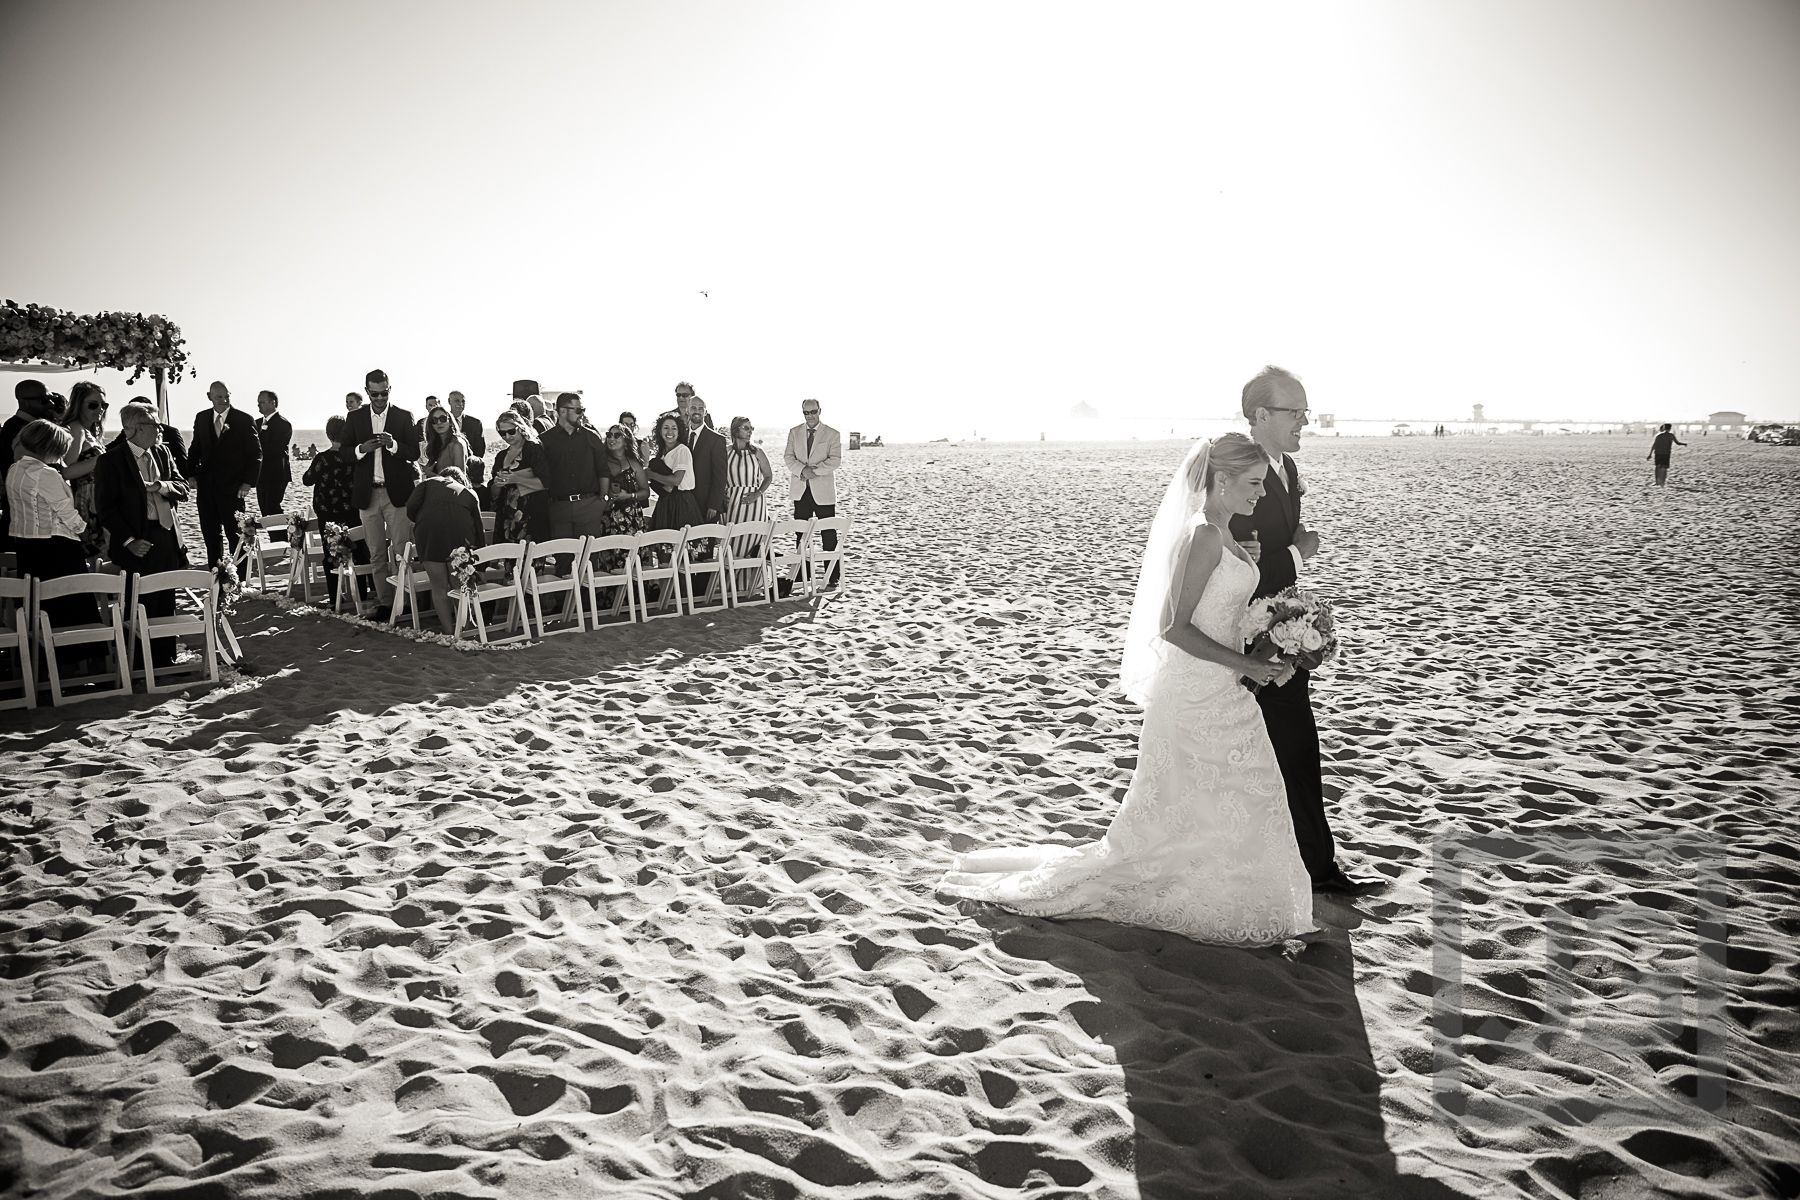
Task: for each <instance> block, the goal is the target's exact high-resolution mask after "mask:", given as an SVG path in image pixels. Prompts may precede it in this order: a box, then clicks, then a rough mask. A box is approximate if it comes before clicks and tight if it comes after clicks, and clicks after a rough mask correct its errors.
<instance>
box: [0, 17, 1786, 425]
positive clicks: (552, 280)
mask: <svg viewBox="0 0 1800 1200" xmlns="http://www.w3.org/2000/svg"><path fill="white" fill-rule="evenodd" d="M1796 129H1800V5H1796V4H1794V3H1792V2H1791V0H1766V2H1745V0H1706V2H1704V3H1696V2H1692V0H1675V2H1669V0H1472V2H1469V3H1449V4H1447V3H1443V2H1441V0H1422V2H1419V3H1374V2H1363V3H1317V4H1274V3H1271V4H1260V3H1259V4H1246V3H1243V0H1229V2H1227V3H1217V4H1206V3H1197V2H1195V0H1183V2H1181V3H1177V4H1171V5H1168V6H1158V5H1150V4H1128V5H1119V4H1102V3H1099V2H1097V0H1096V2H1092V3H1088V4H1084V5H1057V4H1048V3H1043V2H1042V0H1034V2H1031V3H1021V4H1009V3H990V2H980V3H973V4H970V3H929V2H921V0H907V2H906V3H873V2H870V3H849V4H846V3H777V2H767V3H764V2H741V0H730V2H726V0H720V2H645V3H629V4H622V3H621V4H594V3H578V4H577V3H571V4H566V5H553V4H529V3H507V4H503V5H502V4H491V3H483V4H459V3H445V2H441V0H438V2H433V3H430V4H425V3H415V4H400V3H367V2H363V0H357V2H354V3H319V2H309V3H304V4H303V3H289V4H286V5H277V4H273V3H269V4H241V3H176V2H172V0H162V2H159V3H156V4H143V3H111V4H101V3H87V2H82V0H43V2H21V0H0V156H3V157H0V161H3V162H4V163H5V178H6V180H7V186H6V187H5V188H4V189H3V191H0V290H3V291H4V294H5V295H6V296H8V297H10V298H12V299H15V300H18V301H21V302H26V301H35V302H38V303H43V304H50V305H54V306H57V307H60V308H65V309H72V310H76V311H81V312H90V311H94V310H97V309H103V308H119V309H128V310H133V311H147V312H160V313H164V314H167V315H168V316H169V317H171V318H172V319H174V320H175V321H176V322H178V323H179V324H180V325H181V327H182V329H183V330H184V332H185V333H186V335H187V338H188V343H189V348H190V350H191V352H192V354H193V357H194V361H195V363H196V364H197V366H198V368H199V371H200V378H199V379H198V380H197V381H190V382H186V383H184V384H183V385H182V386H181V387H180V388H179V389H177V390H176V392H175V404H174V407H175V410H176V412H177V414H178V419H179V420H180V421H181V423H182V424H184V425H185V424H188V423H191V414H192V413H194V412H195V411H197V410H198V409H199V408H200V407H201V406H202V405H203V403H204V397H203V392H204V389H205V386H206V384H207V382H208V381H209V380H211V379H214V378H218V379H223V380H224V381H225V382H226V383H228V384H229V385H230V386H231V388H232V390H233V392H234V394H235V395H236V396H237V397H238V398H239V400H240V403H241V404H242V406H244V407H252V401H253V400H254V396H255V392H256V390H257V389H258V388H264V387H267V388H273V389H275V390H276V391H277V392H279V393H280V394H281V396H282V398H283V408H284V410H285V411H286V412H287V413H288V415H289V416H290V417H291V418H292V419H293V420H294V423H295V424H296V425H297V426H301V427H314V426H319V425H322V424H323V422H324V417H325V415H326V414H327V413H328V412H335V411H341V408H342V398H343V394H344V392H345V391H347V390H350V389H351V388H354V387H358V386H359V385H360V384H361V381H362V377H363V373H364V372H365V371H366V370H368V369H369V368H370V367H375V366H380V367H383V368H385V369H386V370H387V371H388V373H389V374H390V375H391V376H392V377H393V379H394V384H395V388H396V396H397V398H398V399H399V400H400V402H401V403H403V404H408V405H410V406H415V407H416V406H417V404H418V402H419V401H420V400H421V399H422V398H423V397H424V395H426V394H427V393H437V394H439V395H442V394H444V393H446V392H448V391H449V390H450V389H452V388H459V389H461V390H462V391H464V392H466V393H467V394H468V395H469V396H470V399H471V404H472V410H473V411H475V412H476V413H477V414H478V415H480V416H482V417H484V418H485V419H488V420H489V421H491V420H492V415H493V413H494V412H495V411H496V410H497V409H498V408H499V406H500V405H501V404H502V403H503V402H504V400H505V398H506V396H507V395H508V393H509V391H510V386H511V381H512V380H513V379H515V378H520V377H530V378H535V379H538V380H540V381H542V382H543V383H544V384H545V385H547V386H555V387H570V388H581V389H583V390H584V391H585V393H586V398H587V400H588V403H589V407H590V409H591V410H593V411H595V412H596V413H597V414H599V415H601V416H603V417H606V418H610V417H611V416H612V415H613V413H615V412H616V411H617V410H618V409H621V408H631V409H634V410H635V411H636V412H637V413H638V414H639V416H640V417H647V416H648V415H649V414H651V413H653V412H655V411H657V410H658V409H659V408H662V407H666V405H667V404H668V402H669V400H670V397H671V390H672V388H673V385H674V383H675V381H676V380H678V379H690V380H693V381H694V382H695V383H696V384H697V385H698V386H699V389H700V391H701V394H702V395H704V396H706V397H707V398H708V400H709V401H710V402H711V405H712V409H713V412H714V414H715V416H721V417H722V416H729V415H734V414H737V413H740V412H741V413H748V414H750V415H752V416H754V417H756V418H757V419H758V423H759V425H760V426H761V427H762V428H763V431H764V433H765V434H766V433H769V432H771V431H773V430H775V428H776V427H777V425H780V426H785V425H787V424H791V423H794V422H797V421H798V420H799V401H800V400H801V399H802V398H803V397H808V396H816V397H818V398H819V399H820V400H821V402H822V403H823V405H824V408H825V415H826V419H827V420H828V421H830V422H831V423H833V424H835V425H837V426H838V427H839V428H842V429H859V430H863V431H867V432H883V433H884V434H885V435H886V436H887V437H888V438H889V440H898V439H901V438H908V439H924V438H932V437H940V436H968V435H969V434H970V433H971V432H974V431H979V432H980V433H981V434H982V435H988V434H989V433H992V434H994V435H995V436H996V437H1000V436H1009V435H1011V436H1035V433H1034V432H1029V431H1035V430H1037V429H1040V428H1043V427H1045V426H1046V425H1051V426H1053V427H1054V426H1056V425H1057V422H1059V421H1061V420H1062V419H1063V418H1065V417H1066V416H1067V414H1068V411H1069V409H1070V407H1071V406H1072V405H1074V404H1076V403H1077V402H1078V401H1086V402H1087V403H1089V404H1091V405H1093V406H1094V407H1095V408H1097V409H1099V410H1100V412H1101V413H1102V416H1103V419H1102V421H1101V422H1099V423H1098V427H1097V428H1096V433H1100V432H1105V431H1108V430H1114V429H1118V430H1124V429H1126V428H1128V427H1129V420H1130V419H1132V418H1144V419H1146V420H1149V419H1155V420H1162V419H1165V418H1175V417H1193V418H1202V417H1218V416H1224V415H1227V414H1229V413H1231V412H1232V411H1233V410H1234V409H1235V405H1236V402H1237V392H1238V390H1239V388H1240V387H1241V385H1242V383H1243V381H1244V380H1245V379H1246V378H1248V377H1249V376H1250V375H1251V374H1253V373H1254V372H1255V371H1256V370H1257V369H1258V368H1260V367H1261V366H1262V365H1263V364H1264V363H1265V362H1275V363H1280V364H1282V365H1284V366H1287V367H1289V368H1291V369H1293V370H1294V371H1296V372H1298V373H1299V374H1300V375H1301V376H1302V378H1304V379H1305V380H1306V382H1307V385H1308V389H1309V392H1310V394H1311V399H1312V404H1313V407H1314V409H1315V410H1319V411H1324V412H1334V413H1336V414H1338V415H1339V416H1340V417H1345V418H1356V417H1367V418H1380V417H1392V418H1402V419H1426V420H1430V419H1450V418H1462V417H1466V416H1467V414H1468V409H1469V406H1470V405H1471V404H1473V403H1477V402H1479V403H1484V404H1486V405H1487V409H1488V416H1489V417H1490V418H1495V417H1507V416H1513V417H1542V418H1546V419H1551V420H1600V419H1638V418H1656V419H1659V420H1662V419H1669V420H1681V419H1691V418H1694V417H1697V416H1700V415H1702V414H1704V413H1706V412H1708V411H1711V410H1714V409H1722V408H1730V409H1741V410H1744V411H1747V412H1749V413H1750V414H1751V415H1752V416H1757V417H1762V418H1765V419H1789V420H1792V419H1800V382H1797V381H1800V282H1797V281H1800V218H1797V217H1796V214H1800V138H1796V136H1795V132H1794V131H1795V130H1796ZM703 292H704V293H705V294H704V295H702V293H703ZM7 378H8V377H3V376H0V382H4V381H5V380H6V379H7ZM13 378H16V377H13ZM106 381H107V382H108V383H109V385H114V384H116V385H117V386H109V391H110V393H111V394H112V396H113V397H114V400H115V403H117V401H118V400H119V399H120V398H121V397H122V396H128V395H129V394H131V391H138V390H145V389H143V388H141V387H140V388H138V389H131V390H130V391H127V390H126V389H125V388H124V387H123V377H116V378H113V377H108V378H107V380H106ZM4 404H5V401H4V400H0V406H4Z"/></svg>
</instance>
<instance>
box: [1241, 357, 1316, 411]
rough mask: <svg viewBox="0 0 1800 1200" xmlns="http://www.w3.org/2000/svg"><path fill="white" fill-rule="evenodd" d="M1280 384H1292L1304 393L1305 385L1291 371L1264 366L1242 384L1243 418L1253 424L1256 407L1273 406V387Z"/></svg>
mask: <svg viewBox="0 0 1800 1200" xmlns="http://www.w3.org/2000/svg"><path fill="white" fill-rule="evenodd" d="M1282 384H1292V385H1293V386H1294V388H1295V390H1297V391H1298V392H1299V393H1300V394H1301V395H1302V396H1304V395H1306V385H1305V384H1303V383H1301V382H1300V377H1299V376H1297V375H1295V374H1294V373H1293V372H1292V371H1288V370H1284V369H1283V368H1281V367H1273V366H1271V367H1264V368H1263V369H1262V370H1260V371H1258V372H1257V373H1256V378H1254V379H1252V380H1251V381H1250V382H1249V383H1246V384H1245V385H1244V420H1246V421H1249V422H1250V423H1251V424H1253V425H1254V424H1255V423H1256V410H1257V409H1259V408H1273V407H1275V389H1276V388H1278V387H1280V386H1281V385H1282Z"/></svg>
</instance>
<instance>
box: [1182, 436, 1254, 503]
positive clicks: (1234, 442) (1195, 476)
mask: <svg viewBox="0 0 1800 1200" xmlns="http://www.w3.org/2000/svg"><path fill="white" fill-rule="evenodd" d="M1268 465H1269V460H1268V458H1267V456H1265V455H1264V454H1263V452H1262V447H1261V446H1258V445H1257V444H1256V443H1255V442H1253V441H1251V440H1250V439H1249V438H1248V437H1246V436H1245V435H1244V434H1241V433H1227V434H1222V435H1220V436H1219V437H1216V438H1214V439H1213V440H1212V441H1210V442H1208V443H1207V444H1206V449H1204V450H1202V451H1201V452H1200V453H1199V454H1198V455H1196V456H1195V458H1194V461H1193V462H1192V463H1191V464H1189V466H1188V487H1189V488H1190V489H1192V490H1193V491H1195V492H1198V493H1200V494H1201V495H1205V494H1206V493H1207V492H1210V491H1212V485H1213V482H1214V481H1215V480H1217V479H1218V477H1219V472H1221V471H1223V472H1224V473H1225V474H1227V475H1242V474H1243V473H1244V472H1245V471H1250V470H1254V469H1256V468H1257V467H1264V468H1267V466H1268Z"/></svg>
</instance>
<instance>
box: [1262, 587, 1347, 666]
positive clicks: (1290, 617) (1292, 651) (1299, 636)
mask: <svg viewBox="0 0 1800 1200" xmlns="http://www.w3.org/2000/svg"><path fill="white" fill-rule="evenodd" d="M1243 635H1244V640H1245V641H1246V642H1255V641H1258V640H1259V639H1262V638H1266V639H1268V641H1269V643H1270V644H1272V645H1273V646H1274V647H1275V648H1276V649H1277V650H1279V651H1281V656H1282V658H1283V659H1285V660H1286V661H1288V662H1290V663H1292V664H1293V665H1295V666H1297V667H1304V668H1305V669H1306V670H1308V671H1316V670H1318V669H1319V667H1320V666H1321V665H1322V664H1324V663H1326V662H1328V661H1330V660H1331V658H1332V656H1334V655H1335V654H1337V650H1338V638H1337V620H1336V618H1335V617H1333V615H1332V607H1331V601H1329V600H1321V599H1319V598H1318V597H1317V596H1315V595H1314V594H1313V593H1312V592H1310V591H1307V590H1305V589H1303V588H1299V587H1286V588H1283V589H1281V591H1279V592H1277V593H1275V594H1274V595H1273V596H1264V597H1263V598H1262V599H1261V600H1254V601H1252V602H1251V604H1250V607H1249V609H1248V611H1246V612H1245V614H1244V626H1243Z"/></svg>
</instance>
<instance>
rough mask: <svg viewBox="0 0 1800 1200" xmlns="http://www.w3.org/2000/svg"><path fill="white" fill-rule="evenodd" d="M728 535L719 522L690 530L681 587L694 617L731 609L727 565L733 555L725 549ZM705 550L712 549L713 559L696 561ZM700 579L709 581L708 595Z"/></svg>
mask: <svg viewBox="0 0 1800 1200" xmlns="http://www.w3.org/2000/svg"><path fill="white" fill-rule="evenodd" d="M725 534H726V529H725V526H723V525H721V524H719V523H717V522H714V523H713V524H711V525H690V526H688V529H687V537H686V539H685V540H683V541H682V543H681V554H680V566H681V584H682V588H683V589H684V590H685V591H686V592H687V606H688V612H690V613H698V612H711V611H713V610H716V609H724V608H727V607H729V606H730V599H729V597H728V596H727V594H726V587H727V584H726V582H725V564H726V560H727V557H728V554H729V552H728V551H727V550H726V549H725ZM703 546H710V552H711V554H712V557H711V558H705V559H697V558H695V557H694V555H695V553H696V552H697V551H700V550H701V549H702V547H703ZM696 577H697V578H698V579H700V580H704V581H705V583H706V590H705V591H704V592H702V591H700V589H699V587H698V586H697V584H696V582H695V581H696Z"/></svg>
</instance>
